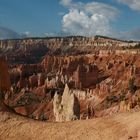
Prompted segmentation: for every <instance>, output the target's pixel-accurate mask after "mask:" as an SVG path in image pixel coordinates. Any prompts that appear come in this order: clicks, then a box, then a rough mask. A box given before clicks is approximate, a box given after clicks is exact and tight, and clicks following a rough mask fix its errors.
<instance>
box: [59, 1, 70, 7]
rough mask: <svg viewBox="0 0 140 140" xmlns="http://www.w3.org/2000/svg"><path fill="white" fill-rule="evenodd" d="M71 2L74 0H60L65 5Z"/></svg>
mask: <svg viewBox="0 0 140 140" xmlns="http://www.w3.org/2000/svg"><path fill="white" fill-rule="evenodd" d="M71 2H72V0H60V3H61V4H62V5H64V6H68V5H69V4H70V3H71Z"/></svg>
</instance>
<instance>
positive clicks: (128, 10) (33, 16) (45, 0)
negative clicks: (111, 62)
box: [0, 0, 140, 40]
mask: <svg viewBox="0 0 140 140" xmlns="http://www.w3.org/2000/svg"><path fill="white" fill-rule="evenodd" d="M9 34H10V35H11V36H10V37H12V36H14V35H15V34H16V36H17V34H18V35H25V36H59V35H82V36H94V35H104V36H110V37H114V38H121V39H135V40H140V0H0V37H1V38H2V37H3V38H4V37H5V38H6V37H8V36H9ZM4 35H5V36H4Z"/></svg>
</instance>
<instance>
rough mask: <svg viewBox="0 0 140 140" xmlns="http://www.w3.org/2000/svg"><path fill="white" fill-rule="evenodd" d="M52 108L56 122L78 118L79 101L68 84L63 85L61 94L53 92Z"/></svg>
mask: <svg viewBox="0 0 140 140" xmlns="http://www.w3.org/2000/svg"><path fill="white" fill-rule="evenodd" d="M53 110H54V116H55V120H56V121H57V122H63V121H71V120H76V119H79V118H80V106H79V102H78V100H77V98H76V96H75V95H74V93H73V92H72V90H69V87H68V85H67V84H66V85H65V89H64V92H63V95H62V97H61V95H59V94H57V93H56V94H55V95H54V101H53Z"/></svg>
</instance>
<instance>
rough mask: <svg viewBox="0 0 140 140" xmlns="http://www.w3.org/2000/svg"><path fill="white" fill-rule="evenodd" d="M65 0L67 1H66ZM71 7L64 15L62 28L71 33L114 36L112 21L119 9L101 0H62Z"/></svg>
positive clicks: (62, 2)
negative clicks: (93, 0)
mask: <svg viewBox="0 0 140 140" xmlns="http://www.w3.org/2000/svg"><path fill="white" fill-rule="evenodd" d="M64 1H65V2H64ZM61 4H63V5H64V6H66V7H67V8H68V9H69V12H68V13H66V14H65V15H64V16H63V19H62V30H63V32H65V33H69V34H71V35H86V36H93V35H96V34H100V35H108V36H113V34H114V31H113V29H112V27H111V22H112V21H113V20H115V19H116V18H117V15H118V14H119V11H118V10H117V9H116V8H114V7H112V6H110V5H107V4H104V3H99V2H88V3H86V4H85V3H82V2H72V1H71V0H61Z"/></svg>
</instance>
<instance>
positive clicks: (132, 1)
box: [118, 0, 140, 11]
mask: <svg viewBox="0 0 140 140" xmlns="http://www.w3.org/2000/svg"><path fill="white" fill-rule="evenodd" d="M118 1H119V2H120V3H123V4H126V5H128V6H129V7H130V8H131V9H133V10H137V11H140V0H118Z"/></svg>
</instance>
